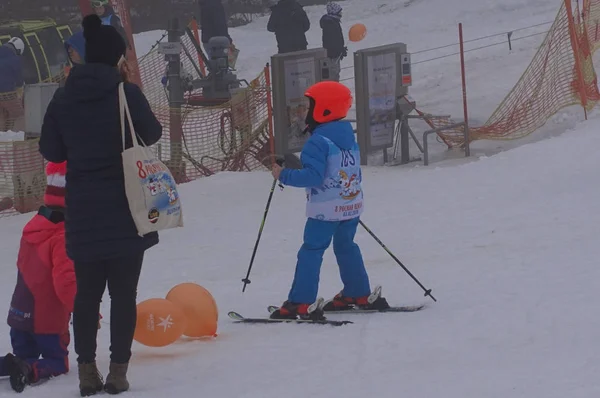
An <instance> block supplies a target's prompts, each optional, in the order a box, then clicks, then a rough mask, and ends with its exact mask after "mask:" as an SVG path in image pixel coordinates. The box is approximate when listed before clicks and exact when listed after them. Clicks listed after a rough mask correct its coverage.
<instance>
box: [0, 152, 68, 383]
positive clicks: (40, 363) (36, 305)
mask: <svg viewBox="0 0 600 398" xmlns="http://www.w3.org/2000/svg"><path fill="white" fill-rule="evenodd" d="M46 174H47V180H48V185H47V187H46V192H45V195H44V205H43V206H42V207H40V209H39V211H38V213H37V214H36V215H35V216H34V217H33V218H32V219H31V220H30V221H29V222H28V223H27V225H25V228H24V229H23V235H22V237H21V244H20V248H19V256H18V260H17V268H18V273H17V284H16V287H15V290H14V293H13V296H12V301H11V303H10V309H9V312H8V325H9V326H10V328H11V329H10V340H11V344H12V348H13V353H12V354H7V355H6V356H4V357H0V376H10V385H11V387H12V388H13V390H15V391H17V392H21V391H23V389H24V388H25V386H26V385H28V384H32V383H36V382H38V381H39V380H41V379H45V378H49V377H53V376H58V375H61V374H64V373H67V372H68V371H69V356H68V355H69V352H68V350H67V347H68V345H69V342H70V335H69V320H70V314H71V312H72V311H73V303H74V300H75V292H76V290H77V288H76V282H75V271H74V267H73V263H72V261H71V260H70V259H69V258H68V257H67V253H66V247H65V223H64V218H65V216H64V210H65V174H66V163H65V162H63V163H60V164H56V163H49V164H48V166H47V167H46ZM40 357H41V358H40Z"/></svg>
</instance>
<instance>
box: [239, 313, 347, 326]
mask: <svg viewBox="0 0 600 398" xmlns="http://www.w3.org/2000/svg"><path fill="white" fill-rule="evenodd" d="M227 315H228V316H229V318H231V319H233V320H234V321H235V322H236V323H308V324H317V325H331V326H342V325H346V324H349V323H354V322H352V321H332V320H329V319H324V320H311V319H271V318H246V317H244V316H242V315H241V314H239V313H237V312H235V311H229V312H228V313H227Z"/></svg>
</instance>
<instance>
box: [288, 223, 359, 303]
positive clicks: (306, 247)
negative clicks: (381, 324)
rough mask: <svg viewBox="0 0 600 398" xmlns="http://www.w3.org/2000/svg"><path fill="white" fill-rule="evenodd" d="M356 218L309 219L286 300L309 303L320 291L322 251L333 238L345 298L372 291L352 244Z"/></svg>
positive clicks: (357, 250) (355, 247)
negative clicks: (335, 219) (345, 219)
mask: <svg viewBox="0 0 600 398" xmlns="http://www.w3.org/2000/svg"><path fill="white" fill-rule="evenodd" d="M358 223H359V218H358V217H357V218H353V219H351V220H347V221H321V220H316V219H313V218H309V219H308V220H307V221H306V226H305V227H304V243H303V244H302V247H301V248H300V251H299V252H298V262H297V263H296V273H295V275H294V281H293V283H292V288H291V290H290V293H289V295H288V300H289V301H291V302H293V303H303V304H309V303H310V304H312V303H314V302H315V301H316V299H317V293H318V291H319V274H320V272H321V264H322V263H323V255H324V254H325V250H327V248H328V247H329V245H330V244H331V239H332V238H333V252H334V253H335V257H336V259H337V263H338V266H339V269H340V277H341V279H342V282H343V284H344V290H343V291H342V292H343V295H344V296H347V297H363V296H368V295H369V294H370V292H371V288H370V285H369V276H368V275H367V271H366V269H365V264H364V262H363V258H362V254H361V252H360V248H359V247H358V245H357V244H356V243H354V236H355V235H356V229H357V228H358Z"/></svg>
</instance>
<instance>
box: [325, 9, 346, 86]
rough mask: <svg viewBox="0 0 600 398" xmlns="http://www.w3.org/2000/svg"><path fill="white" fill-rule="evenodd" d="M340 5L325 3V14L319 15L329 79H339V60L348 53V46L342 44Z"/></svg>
mask: <svg viewBox="0 0 600 398" xmlns="http://www.w3.org/2000/svg"><path fill="white" fill-rule="evenodd" d="M341 20H342V6H340V5H339V4H338V3H334V2H330V3H327V14H325V15H323V17H321V21H320V25H321V29H323V48H324V49H326V50H327V58H329V61H330V75H329V77H330V80H334V81H337V82H339V81H340V70H341V67H340V62H341V61H342V59H344V58H345V57H346V56H347V55H348V48H347V47H345V46H344V44H345V43H344V34H343V33H342V23H341Z"/></svg>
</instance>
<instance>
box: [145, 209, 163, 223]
mask: <svg viewBox="0 0 600 398" xmlns="http://www.w3.org/2000/svg"><path fill="white" fill-rule="evenodd" d="M159 216H160V213H159V212H158V210H157V209H156V208H153V209H152V210H150V212H148V220H149V221H150V222H151V223H152V224H156V222H157V221H158V217H159Z"/></svg>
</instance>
